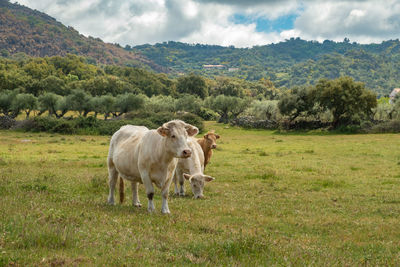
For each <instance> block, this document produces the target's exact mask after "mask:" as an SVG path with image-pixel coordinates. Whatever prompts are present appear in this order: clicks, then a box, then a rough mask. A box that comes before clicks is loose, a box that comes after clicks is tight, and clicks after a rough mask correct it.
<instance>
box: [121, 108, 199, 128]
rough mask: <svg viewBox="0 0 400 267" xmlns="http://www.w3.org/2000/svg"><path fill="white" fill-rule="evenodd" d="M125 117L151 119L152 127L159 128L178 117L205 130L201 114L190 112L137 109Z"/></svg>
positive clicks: (128, 118) (127, 118) (129, 118)
mask: <svg viewBox="0 0 400 267" xmlns="http://www.w3.org/2000/svg"><path fill="white" fill-rule="evenodd" d="M125 119H126V120H134V121H136V120H137V119H142V120H145V121H149V122H151V123H152V125H153V127H151V128H152V129H154V128H157V127H159V126H161V125H162V124H163V123H165V122H168V121H170V120H175V119H178V120H183V121H184V122H186V123H190V124H192V125H194V126H196V127H197V128H199V131H200V132H201V131H203V130H204V125H203V120H202V119H201V118H200V117H199V116H197V115H195V114H193V113H189V112H182V113H176V114H175V113H172V112H158V113H154V112H151V111H136V112H130V113H128V114H126V115H125ZM137 125H141V124H137Z"/></svg>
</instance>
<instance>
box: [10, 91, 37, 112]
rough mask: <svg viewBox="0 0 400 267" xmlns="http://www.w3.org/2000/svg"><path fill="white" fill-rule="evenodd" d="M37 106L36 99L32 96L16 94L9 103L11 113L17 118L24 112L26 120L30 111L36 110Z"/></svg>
mask: <svg viewBox="0 0 400 267" xmlns="http://www.w3.org/2000/svg"><path fill="white" fill-rule="evenodd" d="M37 105H38V101H37V98H36V97H35V96H34V95H32V94H18V95H16V96H15V98H14V99H13V100H12V102H11V109H12V110H13V113H14V114H15V115H16V116H18V114H19V113H20V112H21V111H24V112H25V114H26V118H29V114H30V113H31V112H32V110H34V109H36V108H37Z"/></svg>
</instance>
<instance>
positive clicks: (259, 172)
mask: <svg viewBox="0 0 400 267" xmlns="http://www.w3.org/2000/svg"><path fill="white" fill-rule="evenodd" d="M206 126H207V127H206V128H207V129H216V131H217V133H219V134H220V135H221V139H220V140H221V141H220V142H219V148H218V150H217V151H215V153H214V157H213V158H212V163H211V164H210V165H209V166H208V167H207V170H206V173H207V174H209V175H212V176H214V177H216V180H215V181H213V182H212V183H209V184H207V185H206V189H205V196H206V199H204V200H194V199H192V194H191V191H190V188H189V186H188V185H186V189H187V192H188V196H186V197H184V198H179V197H174V196H173V195H172V193H173V188H172V187H171V190H170V192H171V194H170V195H171V197H170V202H169V207H170V210H171V215H169V216H164V215H161V212H160V209H161V198H160V191H159V190H156V195H155V205H156V210H157V212H156V213H155V214H152V215H150V214H148V213H147V210H146V206H147V199H146V197H145V194H144V187H143V186H142V185H141V186H140V189H139V192H140V197H141V202H142V204H144V205H143V206H144V207H142V208H134V207H132V205H131V195H130V187H129V186H127V189H126V191H127V192H126V193H127V196H128V199H127V201H126V202H125V203H124V204H123V205H119V204H117V205H115V206H109V205H107V204H106V199H107V194H108V185H107V167H106V155H107V151H108V142H109V137H108V136H68V135H65V136H64V135H51V134H44V133H40V134H39V133H38V134H36V133H35V134H32V133H16V132H6V131H2V132H0V196H1V201H0V215H1V219H0V220H1V221H0V222H1V224H0V265H8V264H11V265H12V264H16V265H63V264H65V265H68V266H70V265H82V266H87V265H104V266H106V265H117V266H120V265H124V264H125V265H137V266H145V265H150V264H156V265H160V266H161V265H191V264H200V265H210V266H215V265H225V266H228V265H229V266H231V265H237V266H249V265H254V266H259V265H283V266H287V265H295V266H303V265H319V266H327V265H329V266H332V265H333V266H335V265H336V266H343V265H345V266H355V265H356V266H358V265H389V266H399V265H400V150H399V148H400V138H399V137H400V136H399V135H394V134H393V135H392V134H385V135H317V134H314V135H301V134H288V135H283V134H274V133H273V132H270V131H257V130H242V129H237V128H225V126H223V125H217V124H215V123H207V125H206Z"/></svg>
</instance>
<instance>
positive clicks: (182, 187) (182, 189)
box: [179, 173, 185, 197]
mask: <svg viewBox="0 0 400 267" xmlns="http://www.w3.org/2000/svg"><path fill="white" fill-rule="evenodd" d="M179 185H180V191H179V195H180V196H182V197H183V196H184V195H185V178H183V173H180V174H179Z"/></svg>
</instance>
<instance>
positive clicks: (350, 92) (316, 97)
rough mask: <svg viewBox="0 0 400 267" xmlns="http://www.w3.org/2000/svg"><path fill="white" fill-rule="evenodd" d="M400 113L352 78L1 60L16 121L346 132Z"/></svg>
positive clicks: (3, 102) (6, 106)
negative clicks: (131, 121) (274, 77)
mask: <svg viewBox="0 0 400 267" xmlns="http://www.w3.org/2000/svg"><path fill="white" fill-rule="evenodd" d="M399 110H400V101H395V102H394V104H389V103H388V101H387V98H381V99H379V101H377V96H376V94H375V93H373V92H372V91H370V90H369V89H367V88H366V86H365V84H363V83H361V82H356V81H354V80H353V79H352V78H350V77H340V78H337V79H330V80H329V79H320V80H319V81H318V82H317V83H316V84H315V85H307V84H306V85H303V86H294V87H292V88H291V89H286V88H280V89H278V88H276V87H275V86H274V84H273V83H272V82H271V81H270V80H268V79H265V78H262V79H260V80H258V81H246V80H243V79H239V78H232V77H216V78H215V79H210V78H206V77H203V76H200V75H197V74H194V73H191V74H188V75H183V76H180V77H178V78H173V77H169V76H167V75H166V74H157V73H153V72H149V71H146V70H144V69H138V68H133V67H122V66H110V65H108V66H103V67H101V66H95V65H91V64H89V63H87V61H86V59H85V58H82V57H78V56H74V55H68V56H67V57H46V58H29V57H19V58H18V59H6V58H0V113H1V114H3V115H5V116H8V117H11V118H15V117H17V116H18V115H20V114H24V117H25V118H27V119H28V118H31V117H32V114H33V115H34V116H43V115H44V114H46V115H45V116H50V117H54V118H65V117H67V118H70V117H71V114H72V113H70V111H73V112H74V113H75V114H77V115H79V116H81V117H83V118H85V117H88V116H91V117H94V118H97V117H99V114H101V116H100V117H99V118H102V119H104V120H109V119H110V118H123V117H124V115H127V114H129V113H132V112H133V113H134V114H136V116H137V117H141V118H144V117H146V116H150V117H151V116H153V115H152V114H159V113H160V114H161V113H162V114H164V113H165V114H167V113H168V114H178V113H179V114H181V113H182V114H184V113H185V112H188V113H191V114H195V115H196V116H199V117H200V118H202V119H203V120H217V121H219V122H222V123H233V124H235V123H237V121H238V119H245V120H246V126H250V127H251V126H252V125H255V124H252V123H253V122H257V121H258V122H259V121H266V122H271V123H272V124H269V125H274V127H286V128H291V125H296V124H299V123H303V124H304V123H305V122H306V123H305V124H304V125H307V123H308V124H309V123H312V124H313V125H317V126H318V125H319V126H321V127H322V126H330V127H331V128H338V127H341V126H346V125H362V124H365V122H369V123H370V124H371V123H372V124H373V123H376V122H380V121H391V120H399V119H400V112H399ZM140 114H142V115H140ZM267 124H268V123H267ZM303 124H302V125H303ZM239 125H240V123H239ZM257 125H260V124H259V123H258V124H257ZM261 125H262V124H261ZM254 127H256V126H254ZM257 127H258V126H257ZM302 127H303V126H302ZM313 127H315V126H313Z"/></svg>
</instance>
